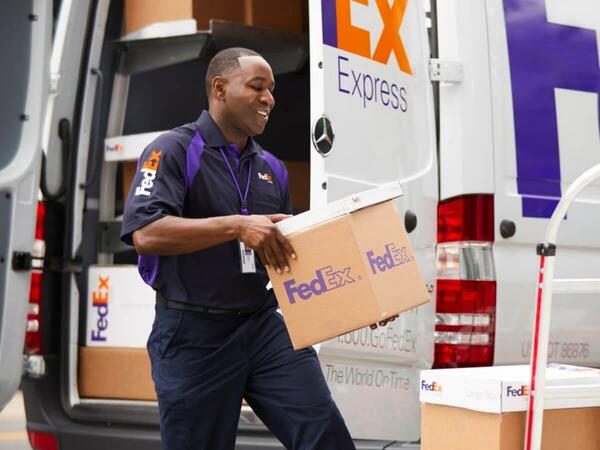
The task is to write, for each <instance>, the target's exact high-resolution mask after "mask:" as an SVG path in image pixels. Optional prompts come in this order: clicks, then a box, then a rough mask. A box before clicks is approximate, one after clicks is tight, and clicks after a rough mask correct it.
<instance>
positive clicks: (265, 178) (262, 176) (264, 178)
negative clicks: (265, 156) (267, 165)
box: [258, 172, 273, 184]
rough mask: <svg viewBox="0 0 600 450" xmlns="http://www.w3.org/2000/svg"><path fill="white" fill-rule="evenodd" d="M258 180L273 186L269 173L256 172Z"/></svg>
mask: <svg viewBox="0 0 600 450" xmlns="http://www.w3.org/2000/svg"><path fill="white" fill-rule="evenodd" d="M258 179H259V180H262V181H266V182H268V183H271V184H273V177H272V176H271V174H270V173H260V172H258Z"/></svg>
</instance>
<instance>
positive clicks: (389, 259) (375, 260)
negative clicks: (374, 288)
mask: <svg viewBox="0 0 600 450" xmlns="http://www.w3.org/2000/svg"><path fill="white" fill-rule="evenodd" d="M384 249H385V250H384V252H383V254H380V255H376V254H375V252H374V251H373V250H369V251H368V252H367V259H368V260H369V265H370V266H371V272H373V275H377V272H385V271H386V270H390V269H393V268H394V267H398V266H401V265H403V264H406V263H407V262H411V261H412V260H413V258H412V257H410V256H408V255H407V254H406V250H407V248H406V246H404V247H399V248H398V247H396V244H394V243H393V242H390V243H389V244H386V245H385V246H384Z"/></svg>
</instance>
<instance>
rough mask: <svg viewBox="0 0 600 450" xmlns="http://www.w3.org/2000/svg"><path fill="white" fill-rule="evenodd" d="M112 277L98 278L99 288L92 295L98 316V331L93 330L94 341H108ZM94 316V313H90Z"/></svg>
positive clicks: (93, 305)
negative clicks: (109, 283)
mask: <svg viewBox="0 0 600 450" xmlns="http://www.w3.org/2000/svg"><path fill="white" fill-rule="evenodd" d="M109 279H110V277H100V276H99V277H98V288H97V289H96V290H95V291H94V292H93V293H92V307H93V308H96V314H98V321H97V322H96V327H95V328H96V329H92V336H91V337H92V341H106V334H105V333H104V332H105V331H106V329H107V328H108V320H106V316H108V301H109V291H110V289H109V285H108V281H109ZM90 314H92V311H90Z"/></svg>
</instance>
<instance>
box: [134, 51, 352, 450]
mask: <svg viewBox="0 0 600 450" xmlns="http://www.w3.org/2000/svg"><path fill="white" fill-rule="evenodd" d="M274 87H275V82H274V78H273V73H272V71H271V68H270V66H269V65H268V63H267V62H266V61H265V60H264V59H263V58H262V57H261V56H260V55H258V54H257V53H255V52H253V51H250V50H247V49H242V48H231V49H227V50H224V51H222V52H220V53H218V54H217V55H216V56H215V57H214V58H213V59H212V60H211V62H210V64H209V67H208V72H207V76H206V88H207V91H208V103H209V108H208V111H204V112H203V113H202V114H201V115H200V117H199V118H198V120H197V121H196V122H193V123H189V124H186V125H183V126H181V127H178V128H175V129H173V130H171V131H169V132H167V133H165V134H163V135H161V136H159V137H158V138H157V139H156V140H155V141H154V142H152V143H151V144H150V145H149V146H148V147H147V148H146V149H145V150H144V152H143V154H142V156H141V158H140V160H139V163H138V169H137V173H136V177H135V179H134V182H133V185H132V187H131V191H130V193H129V197H128V200H127V204H126V207H125V212H124V217H123V229H122V239H123V240H124V241H125V242H126V243H129V244H130V245H131V244H133V245H135V248H136V250H137V252H138V253H139V255H140V258H139V270H140V274H141V276H142V278H143V279H144V280H145V282H146V283H148V284H149V285H150V286H152V287H153V288H154V289H155V291H156V317H155V321H154V324H153V327H152V332H151V333H150V337H149V339H148V353H149V355H150V360H151V364H152V378H153V380H154V384H155V388H156V394H157V397H158V406H159V412H160V428H161V438H162V442H163V446H164V448H165V449H166V450H184V449H185V450H200V449H204V450H227V449H233V448H234V445H235V437H236V430H237V424H238V420H239V414H240V408H241V404H242V398H245V399H246V400H247V402H248V404H249V405H250V406H251V407H252V409H253V410H254V412H255V413H256V414H257V415H258V416H259V417H260V418H261V420H262V421H263V422H264V423H265V425H266V426H267V427H268V428H269V429H270V430H271V431H272V432H273V433H274V434H275V435H276V436H277V438H279V439H280V440H281V442H282V443H283V444H284V445H285V447H286V448H288V449H307V450H308V449H314V450H328V449H339V450H349V449H353V448H354V444H353V442H352V439H351V437H350V434H349V433H348V430H347V428H346V426H345V424H344V420H343V419H342V416H341V415H340V412H339V411H338V409H337V407H336V405H335V403H334V402H333V400H332V398H331V395H330V392H329V390H328V388H327V385H326V383H325V380H324V377H323V374H322V372H321V368H320V366H319V362H318V360H317V357H316V354H315V352H314V350H312V349H310V348H308V349H304V350H301V351H294V350H293V349H292V346H291V343H290V339H289V336H288V334H287V331H286V328H285V326H284V323H283V320H282V318H281V316H280V315H279V314H278V313H277V312H276V311H275V309H276V302H275V298H274V295H273V293H272V291H271V290H269V291H268V290H267V289H266V285H267V283H268V282H269V279H268V276H267V274H266V271H265V268H264V266H265V265H267V264H270V265H272V267H273V268H274V269H275V270H277V271H279V272H281V271H289V267H288V264H289V263H288V261H289V259H290V258H295V256H296V255H295V254H294V250H293V249H292V247H291V245H290V244H289V242H288V241H287V240H286V239H285V238H284V237H283V236H282V235H281V233H280V232H279V231H278V229H277V228H276V226H275V223H276V222H277V221H280V220H282V219H284V218H286V217H288V216H287V214H290V213H291V211H292V209H291V207H290V197H289V192H288V186H287V171H286V169H285V167H284V165H283V164H282V163H281V161H279V160H278V159H277V158H275V157H274V156H273V155H272V154H270V153H268V152H267V151H265V150H264V149H262V148H261V147H260V145H259V144H258V143H257V142H256V141H254V139H253V138H252V137H253V136H255V135H258V134H261V133H262V132H263V130H264V129H265V125H266V124H267V122H268V120H269V114H270V113H271V111H272V110H273V107H274V106H275V100H274V98H273V89H274ZM255 255H257V256H258V259H256V258H255ZM132 320H134V319H133V318H132Z"/></svg>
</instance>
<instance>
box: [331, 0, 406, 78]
mask: <svg viewBox="0 0 600 450" xmlns="http://www.w3.org/2000/svg"><path fill="white" fill-rule="evenodd" d="M407 2H408V0H393V3H392V4H391V5H390V3H389V0H322V11H323V43H324V44H326V45H330V46H332V47H337V48H339V49H340V50H346V51H347V52H350V53H353V54H355V55H359V56H364V57H365V58H369V59H372V60H373V61H377V62H380V63H381V64H387V63H388V61H389V59H390V56H391V55H392V54H393V55H394V56H395V58H396V61H397V63H398V67H399V68H400V70H401V71H402V72H404V73H407V74H409V75H412V69H411V67H410V62H409V61H408V56H407V54H406V50H405V49H404V43H403V42H402V38H401V37H400V26H401V25H402V20H403V19H404V13H405V12H406V4H407ZM352 3H357V4H359V5H364V6H370V4H373V3H375V4H376V5H377V10H378V12H379V16H380V17H381V20H382V21H383V30H382V31H381V34H380V35H379V38H378V39H377V45H376V46H375V49H374V50H373V51H371V32H372V31H370V30H366V29H364V28H360V27H358V26H355V25H354V24H353V23H352V15H351V9H352Z"/></svg>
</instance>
